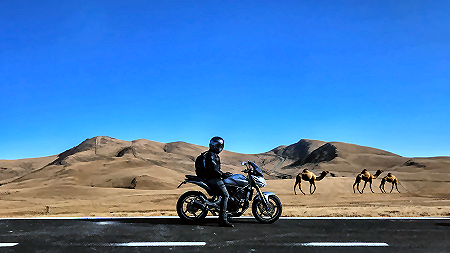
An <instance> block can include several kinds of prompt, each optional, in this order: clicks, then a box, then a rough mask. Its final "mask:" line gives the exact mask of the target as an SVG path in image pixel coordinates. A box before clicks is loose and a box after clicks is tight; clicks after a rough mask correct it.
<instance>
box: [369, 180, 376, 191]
mask: <svg viewBox="0 0 450 253" xmlns="http://www.w3.org/2000/svg"><path fill="white" fill-rule="evenodd" d="M369 187H370V191H371V192H372V193H375V192H374V191H373V189H372V181H370V182H369Z"/></svg>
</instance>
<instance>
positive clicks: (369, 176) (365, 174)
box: [353, 169, 383, 194]
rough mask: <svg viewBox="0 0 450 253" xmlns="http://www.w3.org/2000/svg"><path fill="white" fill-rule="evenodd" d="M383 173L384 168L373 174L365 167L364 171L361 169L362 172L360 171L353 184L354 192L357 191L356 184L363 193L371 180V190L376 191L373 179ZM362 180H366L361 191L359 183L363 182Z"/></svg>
mask: <svg viewBox="0 0 450 253" xmlns="http://www.w3.org/2000/svg"><path fill="white" fill-rule="evenodd" d="M381 173H383V171H382V170H377V172H376V173H375V175H372V174H370V172H368V171H367V170H366V169H363V171H361V173H359V174H358V175H357V176H356V179H355V183H354V184H353V193H356V192H355V185H356V189H358V192H359V193H361V194H362V193H363V192H364V188H366V184H367V182H369V186H370V190H371V191H372V193H374V192H373V190H372V181H373V179H375V178H377V177H378V176H379V175H380V174H381ZM361 180H363V181H364V186H363V188H362V190H361V191H360V190H359V183H361Z"/></svg>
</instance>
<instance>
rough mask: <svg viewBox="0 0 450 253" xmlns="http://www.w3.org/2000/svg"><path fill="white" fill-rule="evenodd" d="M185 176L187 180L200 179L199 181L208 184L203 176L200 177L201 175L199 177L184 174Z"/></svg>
mask: <svg viewBox="0 0 450 253" xmlns="http://www.w3.org/2000/svg"><path fill="white" fill-rule="evenodd" d="M185 176H186V178H187V179H188V180H193V181H200V182H203V183H205V184H207V185H208V183H207V182H206V180H205V179H203V178H201V177H199V176H194V175H185Z"/></svg>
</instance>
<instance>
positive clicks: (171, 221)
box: [88, 217, 260, 227]
mask: <svg viewBox="0 0 450 253" xmlns="http://www.w3.org/2000/svg"><path fill="white" fill-rule="evenodd" d="M229 220H230V222H232V223H233V224H260V223H259V222H258V221H257V220H255V219H254V218H251V217H248V218H247V217H244V218H231V219H229ZM88 221H90V222H105V221H108V222H118V223H126V224H154V225H186V226H193V225H194V226H207V227H210V226H211V227H216V226H218V218H217V217H206V218H205V219H204V220H203V221H201V222H196V223H190V222H185V221H183V220H181V219H180V218H178V217H173V218H172V217H170V218H165V217H163V218H160V217H158V218H156V217H139V218H127V217H124V218H120V217H118V218H98V219H89V220H88Z"/></svg>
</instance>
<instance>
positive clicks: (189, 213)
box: [177, 191, 208, 223]
mask: <svg viewBox="0 0 450 253" xmlns="http://www.w3.org/2000/svg"><path fill="white" fill-rule="evenodd" d="M204 199H206V196H205V194H203V193H202V192H199V191H188V192H185V193H184V194H183V195H181V197H180V198H179V199H178V201H177V213H178V216H179V217H180V218H181V219H182V220H183V221H185V222H190V223H193V222H199V221H201V220H203V219H204V218H205V217H206V215H207V214H208V210H204V209H202V208H201V205H202V204H204V201H203V200H204ZM199 204H200V205H199Z"/></svg>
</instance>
